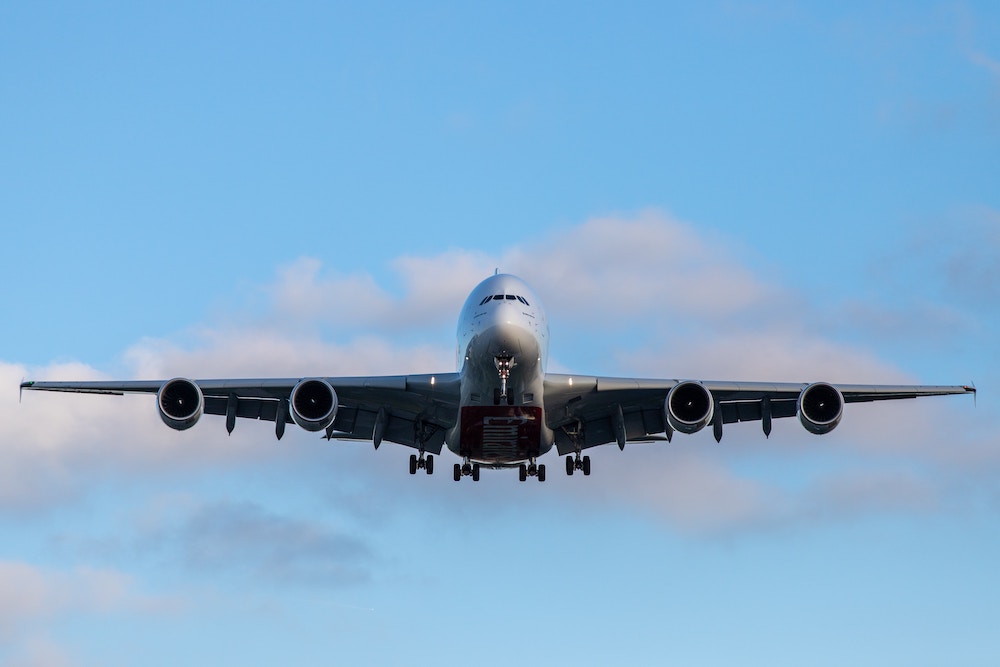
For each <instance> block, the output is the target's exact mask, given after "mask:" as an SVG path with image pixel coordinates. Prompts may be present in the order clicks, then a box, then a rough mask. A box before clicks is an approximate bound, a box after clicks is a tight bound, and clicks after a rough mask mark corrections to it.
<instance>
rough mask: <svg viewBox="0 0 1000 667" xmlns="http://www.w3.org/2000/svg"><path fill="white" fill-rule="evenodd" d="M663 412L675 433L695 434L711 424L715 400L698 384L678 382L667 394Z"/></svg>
mask: <svg viewBox="0 0 1000 667" xmlns="http://www.w3.org/2000/svg"><path fill="white" fill-rule="evenodd" d="M663 412H664V413H665V415H666V418H667V423H668V424H669V425H670V426H671V428H673V429H674V430H675V431H680V432H681V433H688V434H690V433H696V432H698V431H700V430H701V429H703V428H705V427H706V426H707V425H708V424H710V423H711V422H712V417H714V416H715V399H713V398H712V392H710V391H709V390H708V389H706V388H705V385H703V384H702V383H700V382H693V381H691V380H688V381H685V382H679V383H678V384H676V385H674V387H673V388H672V389H671V390H670V392H669V393H668V394H667V400H666V401H664V405H663Z"/></svg>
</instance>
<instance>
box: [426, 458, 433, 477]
mask: <svg viewBox="0 0 1000 667" xmlns="http://www.w3.org/2000/svg"><path fill="white" fill-rule="evenodd" d="M424 469H425V470H427V474H428V475H433V474H434V455H433V454H428V455H427V462H426V463H425V465H424Z"/></svg>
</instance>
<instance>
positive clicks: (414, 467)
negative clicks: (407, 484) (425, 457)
mask: <svg viewBox="0 0 1000 667" xmlns="http://www.w3.org/2000/svg"><path fill="white" fill-rule="evenodd" d="M410 474H411V475H416V474H417V455H416V454H410Z"/></svg>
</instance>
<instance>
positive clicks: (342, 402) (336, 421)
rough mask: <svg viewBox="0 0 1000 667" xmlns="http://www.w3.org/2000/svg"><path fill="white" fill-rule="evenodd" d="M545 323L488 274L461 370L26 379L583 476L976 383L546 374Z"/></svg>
mask: <svg viewBox="0 0 1000 667" xmlns="http://www.w3.org/2000/svg"><path fill="white" fill-rule="evenodd" d="M548 347H549V327H548V322H547V320H546V318H545V311H544V309H543V308H542V305H541V301H540V300H539V298H538V296H537V295H536V294H535V292H534V291H533V290H532V289H531V288H530V287H529V286H528V285H527V284H526V283H525V282H524V281H523V280H521V279H520V278H517V277H515V276H512V275H507V274H498V275H493V276H490V277H489V278H487V279H486V280H484V281H483V282H481V283H480V284H479V285H477V286H476V288H475V289H473V290H472V293H471V294H470V295H469V298H468V300H467V301H466V302H465V306H464V308H463V309H462V314H461V316H460V318H459V322H458V360H457V361H458V364H457V366H458V370H457V371H456V372H447V373H438V374H433V375H397V376H372V377H307V378H291V379H244V380H227V379H222V380H191V379H187V378H174V379H171V380H153V381H144V380H126V381H108V382H105V381H96V382H94V381H88V382H24V383H22V384H21V389H22V390H24V389H29V390H44V391H63V392H80V393H94V394H124V393H148V394H156V407H157V410H158V412H159V414H160V417H161V418H162V419H163V422H164V423H165V424H166V425H167V426H169V427H171V428H173V429H177V430H184V429H188V428H190V427H192V426H194V425H195V423H196V422H197V421H198V420H199V418H200V417H201V416H202V414H205V413H208V414H212V415H225V417H226V430H227V431H228V432H229V433H232V431H233V428H234V426H235V425H236V420H237V419H238V418H244V419H263V420H267V421H273V422H274V423H275V434H276V436H277V437H278V438H279V439H280V438H281V436H282V434H283V433H284V432H285V426H286V424H288V423H295V424H298V425H299V426H300V427H302V428H303V429H305V430H307V431H314V432H318V431H325V433H326V437H327V438H332V439H359V440H370V441H372V442H373V443H374V444H375V448H376V449H377V448H378V446H379V445H380V444H381V443H382V442H383V441H388V442H394V443H398V444H401V445H405V446H407V447H412V448H413V449H415V450H417V451H416V453H414V454H411V455H410V468H409V469H410V474H415V473H416V472H417V470H424V471H426V473H427V474H431V473H432V472H433V471H434V456H435V455H440V453H441V450H442V448H443V447H444V446H447V447H448V449H450V450H451V451H452V452H454V453H455V454H457V455H458V456H459V457H460V458H461V459H462V462H461V463H455V464H454V478H455V481H458V480H460V479H461V478H462V477H465V476H468V477H472V479H473V480H476V481H478V480H479V475H480V469H481V468H482V467H485V468H494V469H502V468H517V469H518V472H519V476H520V479H521V481H522V482H523V481H525V480H526V479H527V478H528V477H535V478H537V479H538V480H539V481H545V464H540V463H538V462H537V461H538V459H539V457H541V456H543V455H544V454H546V453H548V452H550V451H551V450H552V449H553V448H555V449H556V451H557V452H558V453H559V455H560V456H565V457H566V473H567V474H568V475H572V474H573V473H574V472H575V471H581V472H582V473H583V474H584V475H589V474H590V457H589V456H584V455H583V452H584V451H585V450H587V449H589V448H591V447H595V446H597V445H604V444H611V443H615V444H617V445H618V447H619V448H621V449H624V448H625V444H626V443H628V442H631V441H649V440H657V439H665V440H668V441H669V440H670V439H671V438H672V436H673V434H674V433H675V432H680V433H684V434H691V433H696V432H697V431H700V430H701V429H703V428H708V427H711V428H712V430H713V432H714V435H715V439H716V440H717V441H719V440H721V439H722V432H723V425H724V424H729V423H732V422H743V421H760V422H761V425H762V428H763V431H764V434H765V435H770V433H771V422H772V420H773V419H779V418H782V417H795V416H797V417H798V420H799V422H800V423H801V424H802V426H804V427H805V429H806V430H807V431H809V432H810V433H815V434H817V435H822V434H825V433H829V432H830V431H832V430H833V429H834V428H835V427H836V426H837V424H839V423H840V420H841V417H842V416H843V414H844V405H845V404H846V403H857V402H865V401H881V400H891V399H901V398H915V397H917V396H942V395H948V394H966V393H975V388H974V387H968V386H914V385H846V384H831V383H827V382H814V383H811V384H807V383H801V384H799V383H772V382H767V383H765V382H749V383H748V382H705V381H699V380H676V379H673V380H671V379H637V378H615V377H593V376H588V375H567V374H555V373H547V372H546V370H545V366H546V358H547V355H548Z"/></svg>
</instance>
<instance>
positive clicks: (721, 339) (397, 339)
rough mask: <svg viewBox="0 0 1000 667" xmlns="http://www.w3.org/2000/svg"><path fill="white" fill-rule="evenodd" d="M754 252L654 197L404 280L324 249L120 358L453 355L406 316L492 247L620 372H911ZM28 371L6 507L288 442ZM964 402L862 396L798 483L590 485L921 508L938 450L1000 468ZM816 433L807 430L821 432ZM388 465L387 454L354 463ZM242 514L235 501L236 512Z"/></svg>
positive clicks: (769, 501) (15, 370)
mask: <svg viewBox="0 0 1000 667" xmlns="http://www.w3.org/2000/svg"><path fill="white" fill-rule="evenodd" d="M743 254H744V253H743V251H742V250H741V249H740V248H739V247H738V246H737V245H736V244H735V243H733V242H732V241H730V240H728V239H726V238H725V237H722V236H720V235H717V234H715V233H712V232H704V231H699V230H697V229H696V228H695V227H694V226H692V225H690V224H687V223H683V222H680V221H677V220H675V219H673V218H671V217H670V216H668V215H665V214H662V213H657V212H654V211H647V212H644V213H642V214H640V215H638V216H635V217H633V218H610V217H609V218H601V219H596V220H591V221H588V222H586V223H584V224H582V225H579V226H576V227H567V228H564V229H562V230H560V231H559V232H557V233H554V234H551V235H546V236H544V237H542V238H538V239H526V240H525V242H524V243H523V244H521V245H518V246H516V247H512V248H507V249H505V250H503V252H502V253H501V259H500V260H499V261H496V262H494V261H493V260H491V258H490V257H489V256H487V255H484V254H482V253H477V252H465V251H462V250H456V249H452V250H448V251H446V252H443V253H441V254H440V255H437V256H433V257H416V256H411V257H404V258H400V259H398V260H396V261H394V262H392V263H391V266H392V267H393V268H394V270H395V271H396V272H397V275H398V276H399V279H400V282H401V284H402V285H403V292H402V294H401V295H399V296H395V295H393V294H392V293H391V291H390V290H389V288H388V287H387V286H385V285H382V284H381V283H380V282H379V281H377V280H376V279H375V278H374V277H373V276H371V275H364V274H356V275H352V276H336V275H330V276H327V275H325V273H326V272H325V271H324V268H323V266H322V265H321V264H319V263H318V262H317V261H315V260H312V259H308V258H307V259H302V260H299V261H297V262H294V263H293V264H291V265H289V266H286V267H283V268H281V269H280V270H279V272H278V275H277V277H276V278H275V280H274V282H273V283H272V284H271V285H270V286H267V287H265V290H264V292H265V293H266V294H267V295H268V298H269V310H268V312H267V313H265V316H264V317H263V318H257V319H256V320H255V319H254V318H245V319H244V318H241V317H236V318H233V319H232V320H230V321H228V322H224V323H221V324H219V323H216V324H214V325H201V326H199V327H197V328H193V329H191V330H189V331H188V332H186V333H185V334H184V337H183V339H169V340H155V339H146V340H142V341H138V342H137V343H136V344H135V345H133V346H132V347H131V348H129V349H128V350H127V351H125V352H124V354H123V358H122V359H123V365H124V367H125V368H126V369H127V374H128V375H129V376H131V377H144V378H158V377H159V378H165V377H169V376H174V375H184V376H193V377H209V376H215V377H248V376H249V377H268V376H270V377H299V376H306V375H315V374H330V375H369V374H399V373H407V372H437V371H441V370H451V369H452V368H454V349H453V347H452V346H453V342H452V340H450V334H449V337H448V339H446V340H442V341H440V343H427V342H424V341H422V340H416V341H414V340H412V339H409V338H408V337H407V336H406V335H405V333H406V329H405V327H403V325H402V324H400V322H401V321H403V320H405V319H406V318H408V317H413V318H415V319H416V320H417V323H416V325H415V327H416V328H418V329H422V330H442V329H443V330H446V331H449V332H450V331H451V328H452V326H453V324H454V318H455V317H456V315H457V312H458V310H459V308H460V306H461V304H462V302H463V301H464V298H465V296H466V294H467V292H468V290H469V289H471V287H472V286H473V285H474V284H476V283H477V282H478V281H479V280H481V279H482V278H483V277H484V275H488V274H489V273H491V272H492V268H493V266H491V265H493V264H495V265H496V266H498V267H499V268H500V269H501V270H504V271H510V272H515V273H520V274H521V275H523V276H524V277H525V278H527V279H529V280H530V281H532V282H534V283H535V284H536V287H537V288H538V289H539V290H540V291H541V292H542V296H543V300H545V301H546V302H547V305H548V307H549V309H550V310H551V311H553V312H554V313H557V314H558V317H554V318H553V319H554V320H557V321H558V323H559V324H561V325H563V326H565V327H567V328H568V329H569V330H567V331H558V330H555V328H554V330H553V340H554V341H559V340H560V339H562V340H568V341H570V342H572V341H573V340H574V339H582V340H583V341H584V342H586V344H587V345H596V346H600V349H602V350H606V351H607V354H609V355H612V357H611V358H612V359H613V360H614V365H615V367H616V368H618V369H619V370H620V372H619V373H618V374H621V375H636V376H646V377H664V376H665V377H694V378H704V379H733V380H742V379H747V380H753V379H757V380H774V381H781V380H791V381H802V382H805V381H813V380H827V381H833V382H872V383H897V382H911V381H914V380H915V378H912V377H910V376H909V375H908V374H906V373H904V372H903V371H901V370H900V369H898V368H896V367H894V366H893V365H892V364H890V363H888V362H886V361H884V360H883V359H881V358H880V357H879V356H878V355H877V354H876V353H875V352H874V351H873V350H869V349H863V348H859V347H858V346H856V345H852V344H850V343H847V342H844V341H840V340H837V339H836V338H833V337H830V336H828V335H824V334H823V333H822V332H823V331H824V327H823V326H814V323H815V322H822V321H823V320H824V318H829V317H830V313H829V311H828V310H824V311H822V312H821V311H820V310H819V309H818V308H817V307H813V306H811V305H809V303H808V300H807V299H805V298H803V296H802V295H800V294H798V293H797V292H796V290H795V289H793V288H791V287H786V286H783V285H780V284H777V283H775V282H774V281H773V280H770V279H767V278H765V277H762V276H761V275H760V272H759V271H755V270H753V269H751V268H750V266H749V264H748V263H747V262H746V261H743V260H742V256H743ZM334 320H336V322H337V325H336V327H333V328H332V329H331V335H330V336H329V337H327V338H324V337H321V335H320V333H319V330H320V329H321V328H322V326H320V325H322V324H323V323H328V322H332V321H334ZM607 322H617V323H618V324H619V326H621V327H623V328H624V334H625V335H624V336H623V337H622V339H621V340H620V341H619V340H618V339H617V337H616V336H615V335H613V333H609V332H608V331H607V330H606V328H607V326H608V325H607V324H606V323H607ZM679 323H684V326H680V325H679ZM554 326H555V322H554ZM401 327H402V328H403V331H402V333H401V331H400V328H401ZM577 328H580V329H586V330H591V329H595V328H596V329H601V328H604V329H605V330H604V331H603V332H602V333H600V335H599V336H592V337H587V336H580V335H577V332H576V331H574V329H577ZM592 341H596V342H592ZM563 349H564V350H572V346H571V345H570V346H567V347H565V348H563ZM556 354H559V351H558V349H556ZM569 354H570V355H572V354H573V353H572V352H570V353H569ZM576 354H577V356H576V357H573V356H568V357H562V358H560V359H559V362H560V364H565V365H572V366H573V367H575V368H578V365H579V364H585V363H587V359H588V358H587V357H586V356H582V357H581V356H580V354H581V353H580V352H579V350H577V353H576ZM580 370H582V371H583V372H590V369H587V368H582V369H580ZM27 374H28V373H27V370H26V369H25V368H23V367H21V366H19V365H16V364H3V365H0V380H2V382H3V385H2V387H0V392H7V393H8V398H9V399H10V400H9V401H5V402H0V420H2V423H4V424H5V426H4V429H5V436H6V439H7V441H8V442H10V443H11V444H10V445H9V446H7V447H5V448H4V450H3V451H2V452H0V458H2V464H3V465H0V471H2V472H0V482H2V484H0V506H3V507H7V508H8V509H13V508H25V507H32V506H37V505H39V504H46V503H58V502H60V499H62V498H65V497H68V496H70V495H72V494H74V493H78V492H79V491H80V490H81V489H83V488H86V487H87V486H88V485H90V484H93V483H95V480H96V479H99V478H100V476H101V475H102V474H103V471H105V470H108V469H127V470H130V471H132V472H135V473H137V474H154V473H159V472H162V471H163V470H164V469H167V470H170V469H175V470H176V469H179V470H184V469H190V468H197V467H204V466H211V465H218V464H224V465H227V466H238V465H245V466H253V465H256V464H258V463H260V462H273V461H274V460H276V457H277V456H282V455H287V454H285V453H284V452H283V451H282V449H280V448H277V447H275V445H274V437H273V430H272V426H271V425H270V424H244V423H240V424H239V425H238V426H237V430H236V431H235V432H234V435H233V436H232V437H231V438H230V437H227V436H226V435H225V430H224V429H223V428H222V423H221V420H219V419H218V418H214V417H211V416H208V417H205V418H204V420H203V422H204V423H202V424H199V425H198V426H197V427H196V428H195V429H194V430H192V431H188V432H183V433H177V432H174V431H171V430H170V429H167V428H166V427H165V426H163V425H162V424H161V423H160V421H159V419H158V418H157V417H156V415H155V410H154V404H153V400H152V397H126V398H116V397H97V396H75V395H49V394H33V395H31V396H26V397H25V400H24V402H23V403H22V404H21V405H20V406H18V405H17V404H16V402H15V401H14V397H13V394H12V392H13V391H15V390H16V389H14V388H15V387H16V384H17V382H18V381H19V380H20V378H21V377H23V376H25V375H27ZM31 375H32V376H34V377H37V378H39V379H42V378H46V377H48V378H60V379H88V378H95V377H99V376H100V374H99V373H98V372H97V371H96V370H95V369H92V368H89V367H87V366H84V365H81V364H73V365H60V366H52V367H49V368H43V369H35V371H34V372H33V373H31ZM4 388H5V389H4ZM965 407H967V406H964V405H960V404H959V403H958V402H957V401H956V400H955V399H943V400H941V401H938V402H935V399H926V400H924V401H920V402H919V403H917V402H904V403H901V404H879V405H877V406H849V408H848V411H847V415H846V417H845V421H844V423H843V424H842V425H841V426H840V427H839V428H838V429H837V431H835V432H834V433H833V434H831V435H829V436H825V437H824V438H822V439H821V440H816V441H815V442H816V443H817V444H818V443H820V442H822V443H823V444H822V445H821V447H822V449H821V450H820V451H826V450H828V449H829V448H836V449H837V451H846V452H849V453H850V455H851V456H852V457H854V458H853V464H854V465H855V466H856V469H855V470H854V472H852V473H851V474H848V475H846V476H845V477H843V479H842V480H840V481H838V480H837V479H833V478H827V479H820V478H817V479H814V480H810V481H809V483H808V484H805V485H803V486H802V487H801V488H800V489H798V490H792V491H789V490H782V489H778V488H775V487H774V485H773V483H771V482H769V481H767V480H755V479H753V478H752V477H747V476H746V475H745V474H739V473H736V472H735V471H734V469H733V468H732V463H731V462H730V461H728V460H727V459H725V458H701V457H699V456H698V455H691V456H684V457H680V458H676V459H671V460H670V461H665V462H662V464H657V465H656V466H653V467H651V468H650V469H646V468H643V467H642V466H641V465H636V464H634V463H631V462H629V461H623V462H622V463H621V467H620V468H616V470H617V472H616V473H615V474H609V475H607V476H604V475H603V474H602V473H601V472H600V471H598V472H597V473H595V476H592V477H591V478H590V479H589V480H588V482H590V489H589V490H588V491H586V493H592V492H593V491H594V488H593V487H595V486H598V485H601V488H603V489H604V492H605V493H607V494H612V495H614V494H617V497H619V498H623V499H628V500H629V502H635V503H638V504H640V505H642V506H651V507H652V509H653V510H654V511H657V512H658V513H659V514H660V515H661V516H663V517H664V518H666V519H667V520H668V521H670V522H671V523H673V524H675V525H678V526H683V527H688V528H690V527H693V526H697V525H703V526H714V527H718V526H734V525H758V524H768V523H773V522H774V521H794V520H795V517H796V516H798V515H800V514H802V513H803V512H805V511H806V510H804V509H802V508H804V507H812V506H817V505H824V504H825V505H829V506H831V507H835V506H844V507H845V508H847V506H848V505H850V508H849V509H850V511H851V512H855V511H860V510H859V509H858V506H862V507H864V506H870V507H872V508H876V507H882V506H886V505H887V504H888V506H891V507H896V508H898V509H899V510H900V511H903V510H905V509H907V508H911V509H913V510H915V511H919V509H920V508H921V507H923V505H921V503H919V502H907V501H906V498H907V497H909V498H910V499H911V500H912V499H913V498H918V497H921V494H924V493H925V492H926V494H925V495H927V497H930V496H933V494H934V493H938V492H945V491H947V490H948V489H949V488H950V487H949V486H948V484H947V483H946V482H944V481H941V480H939V479H938V478H937V477H936V476H935V475H936V473H935V472H933V470H932V469H931V468H930V466H929V464H930V463H932V462H933V463H938V464H943V465H944V466H946V467H947V468H948V469H952V470H955V469H964V468H966V467H970V466H976V468H977V469H978V470H993V469H994V468H995V467H996V464H997V456H996V455H995V454H994V453H991V452H992V450H991V449H990V448H989V447H988V446H987V444H986V443H985V441H983V444H976V443H974V442H961V443H960V445H959V446H957V447H955V446H953V447H950V448H947V449H944V450H943V449H942V448H941V447H940V442H941V440H942V439H945V438H948V437H951V438H952V439H955V438H959V439H960V440H966V441H969V440H971V439H970V438H968V437H964V436H962V435H961V434H959V435H957V436H956V435H955V425H956V424H960V423H962V421H964V420H967V419H968V412H966V411H965ZM785 421H787V422H788V423H787V424H786V423H784V422H785ZM775 428H776V433H775V436H774V437H773V438H772V440H771V441H770V442H768V443H762V440H761V438H762V436H761V435H760V433H759V429H758V428H756V427H754V426H752V425H733V426H730V427H727V430H726V439H725V440H724V447H727V448H728V447H733V446H734V445H735V446H736V447H737V448H742V447H744V446H746V445H747V444H749V443H756V445H755V446H759V447H763V449H762V450H760V451H769V450H771V449H773V448H780V447H782V446H783V444H782V443H787V442H788V438H790V437H792V436H791V435H783V433H787V434H793V433H794V438H795V442H796V443H799V442H801V440H803V439H810V438H813V437H814V436H810V435H807V434H806V433H805V431H803V430H802V429H801V428H800V427H799V426H798V425H797V424H796V423H795V422H794V420H784V421H783V422H782V423H781V424H780V425H776V427H775ZM291 431H292V432H295V429H291ZM299 435H300V436H301V435H302V434H299ZM702 435H705V434H700V435H699V436H695V437H701V436H702ZM287 437H289V436H286V438H287ZM292 437H295V436H292ZM302 437H305V436H302ZM310 437H311V436H310ZM706 437H709V436H706ZM234 442H238V443H239V446H234ZM809 442H810V446H812V443H813V442H814V441H812V440H809ZM193 443H196V445H195V444H193ZM797 446H798V445H797ZM629 453H630V452H627V454H629ZM893 457H897V458H899V459H900V460H907V461H909V460H912V459H913V457H916V460H917V461H918V462H920V464H921V466H923V467H918V469H917V471H916V472H913V471H912V470H911V471H908V472H907V473H906V475H910V477H905V476H900V477H899V478H897V479H895V481H893V479H891V478H892V475H891V474H890V473H886V472H885V471H884V470H883V469H882V468H881V467H879V466H880V465H881V464H882V463H883V462H884V460H885V459H886V458H888V459H890V460H892V458H893ZM396 458H397V459H399V460H402V459H403V458H404V457H403V456H402V455H400V456H399V457H396ZM625 458H626V459H628V458H629V457H627V456H626V457H625ZM394 462H395V459H394ZM555 462H556V461H555V460H553V463H555ZM442 463H444V461H442ZM552 468H553V470H558V469H559V468H560V466H559V465H558V463H556V465H554V466H552ZM873 471H874V472H873ZM383 472H384V468H383V466H382V465H378V466H372V467H371V468H366V469H365V470H364V471H359V474H370V475H378V474H382V473H383ZM875 473H877V475H876V477H874V479H877V480H880V481H881V480H883V479H885V480H886V481H885V484H884V485H883V486H884V488H885V489H886V490H887V492H888V491H891V490H893V489H895V490H896V491H898V493H895V492H893V495H898V496H899V497H900V498H902V500H901V501H900V502H898V503H895V504H894V503H893V502H887V500H886V497H884V496H880V495H879V494H877V493H859V494H855V495H854V496H852V494H850V493H844V492H842V490H843V489H845V488H846V489H851V488H854V489H858V488H860V489H871V488H872V486H873V485H872V483H870V482H865V481H864V480H870V479H872V475H873V474H875ZM913 475H916V477H915V478H914V477H913ZM438 477H444V475H440V473H439V475H438ZM595 480H600V481H595ZM844 480H847V481H844ZM851 480H854V481H851ZM857 480H860V481H857ZM444 482H445V480H439V481H437V482H435V483H437V484H440V483H444ZM852 485H853V486H852ZM907 494H910V496H907ZM852 498H853V500H852ZM858 498H860V499H861V500H860V501H858V500H857V499H858ZM789 508H793V509H789ZM808 511H809V512H813V513H815V512H817V511H818V510H816V509H815V508H814V507H812V508H811V509H809V510H808ZM228 514H229V517H230V518H233V513H232V512H229V513H228ZM258 518H259V517H258Z"/></svg>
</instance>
